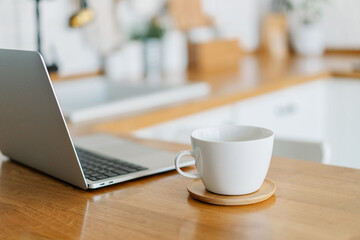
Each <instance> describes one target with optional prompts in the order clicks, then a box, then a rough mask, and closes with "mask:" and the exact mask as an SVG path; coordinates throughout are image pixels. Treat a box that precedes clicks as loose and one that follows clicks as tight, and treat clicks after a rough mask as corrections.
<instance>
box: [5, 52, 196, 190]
mask: <svg viewBox="0 0 360 240" xmlns="http://www.w3.org/2000/svg"><path fill="white" fill-rule="evenodd" d="M0 151H1V152H2V154H4V155H6V156H8V157H9V158H10V159H12V160H14V161H16V162H19V163H21V164H24V165H27V166H29V167H31V168H34V169H37V170H39V171H41V172H43V173H46V174H48V175H50V176H53V177H55V178H57V179H60V180H62V181H64V182H67V183H70V184H72V185H75V186H77V187H79V188H82V189H95V188H100V187H104V186H108V185H112V184H116V183H120V182H124V181H128V180H132V179H136V178H140V177H144V176H148V175H152V174H156V173H160V172H165V171H169V170H173V169H175V167H174V163H173V159H174V153H171V152H167V151H162V150H158V149H155V148H150V147H146V146H143V145H140V144H137V143H133V142H131V141H128V140H124V139H121V138H119V137H116V136H113V135H109V134H92V135H87V136H82V137H79V138H75V139H72V138H71V136H70V133H69V130H68V128H67V126H66V122H65V120H64V116H63V114H62V112H61V108H60V106H59V103H58V101H57V98H56V95H55V92H54V89H53V86H52V83H51V80H50V77H49V74H48V72H47V70H46V66H45V64H44V60H43V58H42V57H41V55H40V54H39V53H38V52H35V51H23V50H7V49H0ZM191 164H193V160H192V159H191V158H189V159H186V160H185V161H184V162H183V163H182V166H188V165H191Z"/></svg>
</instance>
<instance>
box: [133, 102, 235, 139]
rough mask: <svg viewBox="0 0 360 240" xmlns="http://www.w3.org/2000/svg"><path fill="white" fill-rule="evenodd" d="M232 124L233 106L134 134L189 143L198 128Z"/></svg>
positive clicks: (141, 136) (201, 113)
mask: <svg viewBox="0 0 360 240" xmlns="http://www.w3.org/2000/svg"><path fill="white" fill-rule="evenodd" d="M231 123H233V106H232V105H228V106H224V107H219V108H214V109H211V110H208V111H203V112H200V113H197V114H193V115H191V116H187V117H182V118H178V119H176V120H173V121H169V122H166V123H162V124H157V125H154V126H151V127H148V128H143V129H140V130H137V131H135V132H134V135H135V136H137V137H140V138H150V139H159V140H165V141H170V142H179V143H187V144H189V143H190V133H191V132H192V131H193V130H194V129H196V128H200V127H205V126H212V125H219V124H231Z"/></svg>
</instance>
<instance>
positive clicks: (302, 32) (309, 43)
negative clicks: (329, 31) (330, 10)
mask: <svg viewBox="0 0 360 240" xmlns="http://www.w3.org/2000/svg"><path fill="white" fill-rule="evenodd" d="M290 32H291V42H292V46H293V48H294V50H295V52H296V53H298V54H301V55H305V56H319V55H321V54H323V53H324V50H325V43H324V36H323V31H322V27H321V24H318V23H313V24H298V25H296V26H294V27H293V28H292V29H291V31H290Z"/></svg>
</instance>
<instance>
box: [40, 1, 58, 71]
mask: <svg viewBox="0 0 360 240" xmlns="http://www.w3.org/2000/svg"><path fill="white" fill-rule="evenodd" d="M40 1H41V0H35V8H36V39H37V51H38V52H39V53H41V54H42V52H41V27H40V8H39V3H40ZM46 68H47V70H48V71H49V72H56V71H57V70H58V66H57V65H56V64H55V63H52V64H51V65H47V64H46Z"/></svg>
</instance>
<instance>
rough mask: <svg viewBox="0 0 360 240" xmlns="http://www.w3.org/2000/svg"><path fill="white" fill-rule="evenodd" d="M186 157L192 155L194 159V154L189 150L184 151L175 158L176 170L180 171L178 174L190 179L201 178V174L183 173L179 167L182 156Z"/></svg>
mask: <svg viewBox="0 0 360 240" xmlns="http://www.w3.org/2000/svg"><path fill="white" fill-rule="evenodd" d="M185 155H190V156H192V157H193V158H194V155H193V152H192V151H188V150H184V151H180V152H178V154H177V155H176V157H175V168H176V171H178V173H180V174H181V175H183V176H185V177H188V178H200V173H186V172H183V171H182V170H181V169H180V167H179V161H180V159H181V157H182V156H185Z"/></svg>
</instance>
